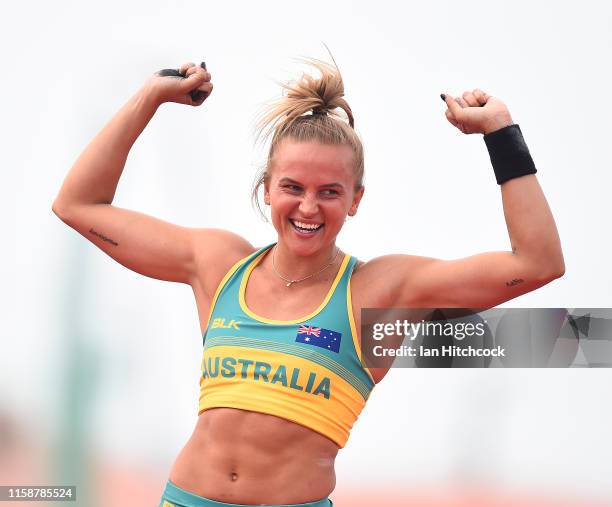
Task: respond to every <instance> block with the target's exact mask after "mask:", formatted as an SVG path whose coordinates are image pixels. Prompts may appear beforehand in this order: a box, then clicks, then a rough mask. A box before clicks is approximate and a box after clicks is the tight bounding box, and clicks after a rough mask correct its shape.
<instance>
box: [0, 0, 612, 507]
mask: <svg viewBox="0 0 612 507" xmlns="http://www.w3.org/2000/svg"><path fill="white" fill-rule="evenodd" d="M2 10H3V14H2V19H1V20H0V47H1V49H0V51H1V52H2V79H1V80H0V92H1V95H0V96H1V97H2V99H3V100H2V106H1V107H2V120H3V121H2V122H0V129H1V134H2V135H1V139H2V150H1V153H2V183H1V187H2V190H3V192H2V194H3V198H2V201H1V202H2V213H1V214H0V220H1V225H2V245H3V248H2V251H1V253H0V255H1V256H2V262H1V263H0V266H1V269H2V271H1V272H0V274H1V275H2V280H3V284H2V287H3V290H2V292H1V293H0V298H1V299H0V305H1V306H0V308H1V309H2V310H1V311H2V319H1V327H0V329H1V331H0V333H1V336H2V354H1V356H0V357H1V358H2V359H1V361H2V362H1V368H0V485H1V484H5V485H6V484H51V483H56V484H57V483H60V484H77V485H78V487H79V494H80V497H79V502H77V503H78V504H79V505H102V502H103V501H104V504H105V505H110V504H112V505H143V506H144V505H155V504H156V502H157V499H158V498H159V495H160V493H161V490H162V489H163V486H164V483H165V480H166V478H167V473H168V471H169V468H170V466H171V464H172V461H173V459H174V457H175V456H176V454H177V453H178V451H179V450H180V448H181V447H182V445H183V444H184V443H185V441H186V440H187V438H188V436H189V435H190V433H191V431H192V428H193V426H194V423H195V419H196V411H197V398H198V375H199V366H200V354H201V338H200V332H199V325H198V321H197V314H196V308H195V304H194V301H193V295H192V293H191V290H190V288H189V287H187V286H184V285H179V284H172V283H166V282H159V281H157V280H153V279H148V278H145V277H142V276H140V275H138V274H135V273H132V272H130V271H128V270H127V269H125V268H123V267H122V266H120V265H119V264H116V263H114V262H113V261H112V260H110V258H108V257H107V256H105V255H104V254H103V253H101V252H100V251H99V250H97V249H96V248H95V247H94V246H93V245H91V244H90V243H88V242H87V241H86V240H84V239H83V238H82V237H81V236H79V235H78V234H77V233H76V232H74V231H73V230H71V229H69V228H68V227H66V226H65V225H64V224H63V223H62V222H61V221H60V220H59V219H57V218H56V217H55V216H54V215H53V213H52V212H51V204H52V202H53V199H54V197H55V195H56V194H57V192H58V190H59V188H60V185H61V182H62V180H63V178H64V176H65V174H66V173H67V171H68V170H69V169H70V167H71V165H72V163H73V162H74V161H75V159H76V157H77V156H78V154H79V153H80V151H81V150H82V149H83V148H84V147H85V146H86V144H87V143H88V142H89V141H90V140H91V139H92V137H93V136H94V135H95V134H96V133H97V132H98V131H99V130H100V129H101V128H102V127H103V125H104V124H105V122H106V121H108V120H109V119H110V118H111V116H112V114H114V112H115V111H117V110H118V109H119V108H120V107H121V106H122V105H123V104H124V103H125V101H126V100H127V99H128V98H129V97H130V96H131V95H132V94H133V93H135V92H136V90H137V89H138V87H139V86H140V85H141V84H142V83H143V82H144V80H145V79H146V78H147V76H148V75H149V74H150V73H152V72H153V71H155V70H157V69H160V68H164V67H177V66H178V65H180V64H181V63H182V62H185V61H190V60H192V61H195V62H199V61H201V60H202V59H204V60H205V61H206V63H207V65H208V68H209V70H210V71H211V73H212V75H213V82H214V85H215V90H214V92H213V94H212V96H211V97H210V99H209V100H207V102H206V103H205V105H204V106H203V107H201V108H197V109H194V108H188V107H184V106H178V105H175V104H171V105H165V106H162V108H161V109H160V110H159V112H158V113H157V115H156V116H155V118H154V119H153V120H152V122H151V123H150V125H149V127H148V128H147V130H146V131H145V132H144V134H143V135H142V136H141V138H140V139H139V140H138V141H137V143H136V145H135V147H134V149H133V150H132V152H131V154H130V157H129V159H128V163H127V167H126V171H125V173H124V176H123V178H122V180H121V181H120V184H119V188H118V191H117V194H116V198H115V201H114V203H115V204H116V205H118V206H121V207H126V208H130V209H135V210H138V211H142V212H144V213H148V214H150V215H153V216H156V217H159V218H162V219H165V220H167V221H170V222H173V223H177V224H182V225H187V226H196V227H203V226H213V227H219V228H226V229H230V230H232V231H235V232H238V233H240V234H242V235H244V236H245V237H247V238H248V239H249V240H250V241H251V242H252V243H253V244H255V245H264V244H267V243H268V242H271V241H273V240H274V233H273V229H272V227H271V226H269V225H267V224H265V223H263V222H262V221H261V220H260V219H259V218H258V216H257V215H256V214H255V212H253V210H252V209H251V206H250V202H249V190H250V185H251V181H252V178H253V175H254V172H255V169H256V168H257V166H258V165H259V164H261V163H262V162H263V154H262V152H260V151H257V150H255V149H254V148H253V134H252V132H253V131H252V125H253V118H254V115H255V113H256V112H257V109H258V107H259V106H260V105H261V104H262V103H263V102H264V101H266V100H268V99H272V98H275V97H277V96H278V95H279V93H280V89H279V87H278V86H277V85H276V84H274V82H273V79H280V80H289V79H291V78H295V77H297V76H298V75H299V71H300V68H299V67H298V66H296V65H295V64H294V63H292V61H291V58H292V57H294V56H300V55H307V56H314V57H317V58H324V59H327V58H328V57H327V53H326V51H325V49H324V47H323V44H322V41H323V42H325V43H326V44H328V45H329V47H330V48H331V50H332V52H333V54H334V57H335V58H336V61H337V63H338V65H339V66H340V69H341V71H342V73H343V76H344V80H345V87H346V98H347V100H348V102H349V104H350V105H351V107H352V109H353V112H354V115H355V121H356V130H357V131H358V132H359V134H360V135H361V136H362V138H363V141H364V145H365V150H366V194H365V197H364V200H363V203H362V206H361V208H360V211H359V214H358V215H357V217H356V218H354V219H353V220H351V221H349V223H347V225H346V227H345V229H344V231H343V232H342V234H341V236H340V238H339V244H340V246H341V247H342V248H343V249H345V250H347V251H349V252H351V253H353V254H355V255H358V256H359V257H360V258H361V259H364V260H367V259H370V258H372V257H375V256H377V255H380V254H385V253H400V252H404V253H414V254H420V255H428V256H435V257H443V258H457V257H462V256H466V255H470V254H473V253H477V252H481V251H487V250H502V249H507V248H509V242H508V238H507V234H506V229H505V224H504V220H503V214H502V209H501V200H500V192H499V188H498V186H497V185H496V184H495V181H494V177H493V174H492V170H491V168H490V163H489V160H488V155H487V152H486V149H485V146H484V143H483V141H482V138H481V136H469V137H468V136H465V135H463V134H461V133H460V132H458V131H457V130H456V129H454V128H453V127H452V126H451V125H450V124H449V123H447V121H446V119H445V118H444V109H445V106H444V104H442V102H441V100H440V98H439V94H440V93H441V92H447V93H452V94H454V95H458V94H460V93H462V92H463V91H464V90H468V89H470V90H471V89H473V88H475V87H480V88H482V89H484V90H485V91H487V92H489V93H490V94H492V95H496V96H498V97H500V98H502V100H504V101H505V102H506V104H507V105H508V106H509V108H510V111H511V113H512V116H513V118H514V120H515V121H516V122H517V123H519V124H520V125H521V128H522V130H523V133H524V136H525V138H526V140H527V143H528V145H529V147H530V150H531V153H532V155H533V157H534V160H535V161H536V164H537V167H538V169H539V172H538V179H539V181H540V183H541V185H542V186H543V188H544V191H545V193H546V195H547V198H548V200H549V203H550V205H551V207H552V209H553V212H554V215H555V217H556V220H557V224H558V227H559V232H560V234H561V238H562V242H563V247H564V253H565V260H566V266H567V273H566V275H565V277H564V278H562V279H561V280H558V281H555V282H554V283H552V284H550V285H549V286H546V287H544V288H542V289H540V290H538V291H537V292H535V293H532V294H529V295H526V296H523V297H521V298H519V299H517V300H515V301H513V302H511V303H510V304H512V305H515V306H525V307H527V306H536V307H538V306H541V307H568V308H569V307H609V306H610V305H611V298H610V287H611V286H612V270H611V269H610V267H609V264H608V258H609V255H610V247H611V242H610V236H609V232H608V231H609V217H610V216H611V211H612V205H611V203H610V197H609V196H610V190H609V189H610V186H611V183H612V178H611V176H610V168H611V167H612V164H611V158H612V157H611V156H610V148H609V147H610V129H609V121H610V97H609V95H610V89H612V82H611V81H612V80H611V71H610V53H611V51H610V50H611V49H612V6H611V4H609V3H606V2H603V1H601V2H593V1H583V2H579V3H578V2H537V3H536V2H526V1H514V2H512V3H510V2H499V1H497V2H484V1H473V2H468V3H459V2H450V1H448V2H442V1H432V2H427V3H424V2H423V3H419V4H418V5H414V6H410V4H404V5H402V4H400V3H399V2H394V1H382V2H381V1H379V2H375V3H374V2H346V1H335V2H323V1H310V2H303V3H296V2H280V1H274V2H264V1H259V2H230V1H227V2H195V1H194V2H186V1H185V2H164V1H161V0H149V1H146V2H144V1H140V2H129V3H128V2H118V1H114V0H113V1H106V2H96V3H90V2H67V1H59V2H42V1H37V2H33V3H13V4H12V5H10V6H8V5H5V6H4V7H3V9H2ZM7 281H8V284H7V283H6V282H7ZM611 380H612V373H611V372H610V370H519V369H515V370H497V371H478V370H469V371H460V370H452V371H444V370H429V371H418V370H401V371H400V370H396V371H393V372H391V374H389V376H388V377H387V378H386V379H385V380H384V381H383V383H382V384H381V385H380V386H378V387H377V388H376V389H375V392H374V393H373V395H372V397H371V400H370V402H369V403H368V406H367V408H366V410H365V411H364V413H363V414H362V417H361V418H360V420H359V421H358V422H357V424H356V426H355V428H354V430H353V433H352V436H351V439H350V440H349V443H348V445H347V447H346V448H345V449H344V450H343V451H342V452H341V453H340V455H339V458H338V462H337V465H338V468H337V470H338V487H337V490H336V494H335V495H334V497H335V500H336V505H340V506H342V505H362V503H359V500H358V499H356V498H355V495H358V496H359V498H361V501H362V502H365V500H364V499H366V498H371V497H372V496H374V497H375V496H380V497H382V496H384V497H385V498H387V500H386V505H392V501H393V499H395V500H396V501H397V502H398V503H401V504H402V505H410V503H409V502H410V501H414V502H416V501H417V500H415V498H421V499H425V500H423V502H426V501H430V502H434V501H439V504H438V503H435V505H451V504H452V505H455V503H453V502H456V501H457V498H464V497H467V496H470V495H472V496H470V498H472V499H474V498H476V499H478V498H480V499H481V500H482V501H483V502H488V505H492V504H494V503H495V502H503V501H506V500H508V499H510V500H508V501H509V502H510V503H509V504H508V505H518V504H525V505H527V504H528V503H529V502H536V503H537V504H539V505H544V504H545V502H546V501H548V502H552V503H550V505H561V504H563V505H587V504H588V505H591V504H593V505H594V504H595V503H597V502H600V503H599V504H598V505H612V480H611V479H610V477H612V443H611V438H610V436H611V430H610V428H612V408H611V396H610V391H611ZM368 495H370V497H368ZM487 495H488V496H487ZM485 496H486V497H487V498H489V500H487V501H485V500H484V497H485ZM334 497H332V498H334ZM109 498H112V499H113V500H112V502H111V501H110V500H109ZM398 499H399V500H398ZM401 499H403V500H401ZM500 499H501V500H500ZM504 499H505V500H504ZM368 501H369V500H368ZM562 501H565V502H569V503H567V504H566V503H559V502H562ZM109 502H110V503H109ZM466 502H467V500H466ZM471 502H472V503H471V505H475V504H476V502H477V500H472V501H471ZM521 502H522V503H521ZM589 502H590V503H589ZM21 505H24V504H21ZM364 505H365V504H364ZM370 505H374V503H370ZM431 505H434V503H431ZM500 505H501V503H500ZM504 505H505V504H504ZM546 505H549V504H546Z"/></svg>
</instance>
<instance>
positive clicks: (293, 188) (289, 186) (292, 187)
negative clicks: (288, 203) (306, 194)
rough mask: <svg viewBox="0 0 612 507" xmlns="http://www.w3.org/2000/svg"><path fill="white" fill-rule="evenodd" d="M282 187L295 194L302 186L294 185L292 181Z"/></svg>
mask: <svg viewBox="0 0 612 507" xmlns="http://www.w3.org/2000/svg"><path fill="white" fill-rule="evenodd" d="M282 188H283V189H285V190H288V191H289V192H292V193H294V194H297V193H299V192H301V191H302V187H300V186H299V185H294V184H292V183H287V184H286V185H283V187H282Z"/></svg>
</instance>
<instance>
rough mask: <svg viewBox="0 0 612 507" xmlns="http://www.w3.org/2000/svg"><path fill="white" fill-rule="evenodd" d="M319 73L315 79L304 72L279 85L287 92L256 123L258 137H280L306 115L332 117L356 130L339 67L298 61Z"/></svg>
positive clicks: (265, 110)
mask: <svg viewBox="0 0 612 507" xmlns="http://www.w3.org/2000/svg"><path fill="white" fill-rule="evenodd" d="M295 61H297V62H299V63H305V64H307V65H310V66H312V67H314V68H315V69H316V70H318V71H319V73H320V77H318V78H315V77H313V76H311V75H309V74H306V73H303V74H302V77H301V78H300V79H297V80H295V81H290V82H289V83H280V82H277V84H279V85H280V86H281V87H282V88H283V89H284V91H285V94H284V95H283V97H282V98H280V99H278V100H276V101H274V102H272V103H270V104H268V105H267V106H266V108H265V109H264V111H263V113H262V114H261V115H260V117H259V119H258V121H257V131H258V135H257V137H258V138H259V137H262V138H263V139H264V140H265V139H267V138H268V137H269V136H270V135H271V134H272V133H274V135H277V134H281V133H282V132H283V131H284V130H285V129H286V128H287V127H288V126H289V125H290V124H291V123H292V122H294V121H295V120H296V119H297V118H299V117H300V116H303V115H308V116H317V115H319V116H332V117H334V118H338V119H342V120H344V121H346V122H348V124H349V125H350V126H351V127H353V128H354V126H355V122H354V119H353V112H352V111H351V108H350V107H349V105H348V103H347V102H346V100H344V82H343V81H342V76H341V74H340V71H339V70H338V67H337V66H335V65H332V64H330V63H327V62H324V61H323V60H318V59H316V58H307V57H301V58H295Z"/></svg>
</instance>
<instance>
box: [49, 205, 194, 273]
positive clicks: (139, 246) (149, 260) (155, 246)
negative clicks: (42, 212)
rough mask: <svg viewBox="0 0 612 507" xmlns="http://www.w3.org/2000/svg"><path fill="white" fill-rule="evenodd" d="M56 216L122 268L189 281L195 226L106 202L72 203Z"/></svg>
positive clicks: (191, 271)
mask: <svg viewBox="0 0 612 507" xmlns="http://www.w3.org/2000/svg"><path fill="white" fill-rule="evenodd" d="M58 216H59V217H60V218H61V219H62V220H63V221H64V222H65V223H66V224H67V225H69V226H70V227H72V228H73V229H75V230H76V231H77V232H78V233H80V234H81V235H82V236H83V237H85V238H86V239H88V240H89V241H91V242H92V243H93V244H94V245H96V246H97V247H98V248H100V249H101V250H102V251H104V252H105V253H106V254H107V255H108V256H110V257H111V258H112V259H114V260H115V261H117V262H118V263H120V264H122V265H123V266H125V267H126V268H128V269H130V270H132V271H135V272H136V273H140V274H141V275H144V276H148V277H150V278H156V279H158V280H166V281H171V282H181V283H190V281H191V279H192V278H193V276H194V272H195V269H196V256H195V234H196V230H195V229H190V228H187V227H181V226H178V225H174V224H171V223H168V222H165V221H163V220H159V219H157V218H154V217H151V216H148V215H145V214H144V213H140V212H137V211H132V210H127V209H123V208H119V207H116V206H113V205H110V204H87V205H80V206H74V207H72V208H71V209H69V210H67V211H66V212H63V213H58Z"/></svg>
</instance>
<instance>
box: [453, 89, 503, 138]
mask: <svg viewBox="0 0 612 507" xmlns="http://www.w3.org/2000/svg"><path fill="white" fill-rule="evenodd" d="M442 98H443V100H444V102H446V105H447V106H448V109H447V110H446V119H447V120H448V121H449V122H450V123H452V124H453V125H454V126H455V127H457V128H458V129H459V130H461V132H463V133H464V134H489V133H491V132H493V131H495V130H499V129H501V128H503V127H506V126H508V125H512V123H513V121H512V117H511V116H510V112H509V111H508V108H507V107H506V104H504V103H503V102H502V101H501V100H499V99H498V98H496V97H492V96H491V95H488V94H487V93H485V92H483V91H482V90H479V89H478V88H476V89H475V90H473V91H471V92H464V94H463V95H462V96H461V97H457V98H453V97H451V96H450V95H448V94H443V95H442Z"/></svg>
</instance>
